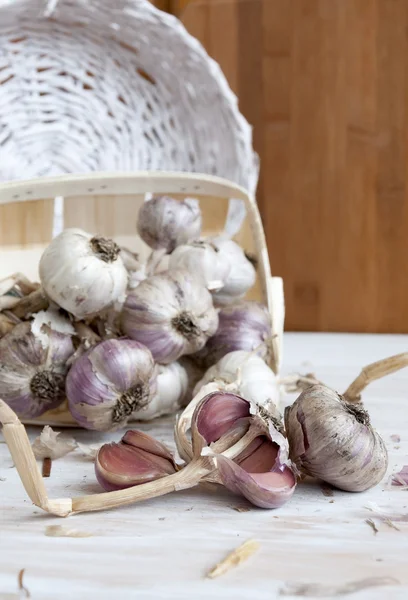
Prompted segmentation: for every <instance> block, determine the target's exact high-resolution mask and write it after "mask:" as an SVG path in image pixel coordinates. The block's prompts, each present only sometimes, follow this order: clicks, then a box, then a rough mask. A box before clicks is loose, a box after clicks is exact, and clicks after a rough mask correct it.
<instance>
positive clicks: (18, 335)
mask: <svg viewBox="0 0 408 600" xmlns="http://www.w3.org/2000/svg"><path fill="white" fill-rule="evenodd" d="M73 353H74V346H73V344H72V339H71V336H70V335H65V334H63V333H58V332H56V331H53V330H52V329H50V328H49V327H47V326H43V327H42V328H41V334H40V335H38V336H36V335H34V333H33V331H32V328H31V323H28V322H24V323H20V324H19V325H16V326H15V327H14V328H13V329H12V331H10V333H8V334H6V335H5V336H4V337H3V338H1V340H0V398H2V399H3V400H4V401H5V402H7V404H8V405H9V406H10V407H11V408H12V409H13V410H14V411H15V412H16V413H17V414H18V415H19V416H21V417H24V418H26V419H29V418H34V417H38V416H40V415H42V414H43V413H44V412H46V411H47V410H50V409H52V408H56V407H57V406H59V405H60V404H61V403H62V402H63V400H64V399H65V377H66V374H67V370H68V367H67V361H68V359H69V358H70V357H71V356H72V355H73Z"/></svg>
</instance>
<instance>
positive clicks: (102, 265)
mask: <svg viewBox="0 0 408 600" xmlns="http://www.w3.org/2000/svg"><path fill="white" fill-rule="evenodd" d="M40 279H41V284H42V286H43V288H44V291H45V293H46V294H47V296H48V297H49V298H51V300H53V301H54V302H56V303H57V304H58V305H59V306H61V307H62V308H64V309H65V310H67V311H68V312H70V313H71V314H73V315H74V316H75V317H76V318H77V319H84V318H87V317H91V316H94V315H96V314H98V313H99V312H101V311H102V310H104V309H105V308H108V307H109V306H111V305H112V304H113V303H114V302H116V301H118V300H120V299H121V298H122V297H124V295H125V292H126V287H127V282H128V273H127V271H126V268H125V266H124V264H123V261H122V258H121V257H120V247H119V246H118V245H117V244H116V243H115V242H114V241H113V240H109V239H106V238H103V237H101V236H92V235H91V234H89V233H86V232H85V231H82V230H81V229H66V230H65V231H63V232H62V233H60V235H58V236H57V237H55V238H54V239H53V240H52V242H51V243H50V245H49V246H48V248H47V249H46V250H45V252H44V254H43V255H42V257H41V260H40Z"/></svg>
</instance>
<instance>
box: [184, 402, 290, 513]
mask: <svg viewBox="0 0 408 600" xmlns="http://www.w3.org/2000/svg"><path fill="white" fill-rule="evenodd" d="M275 422H276V414H274V415H269V414H268V413H267V411H265V409H263V408H262V407H258V408H257V407H256V406H254V405H251V404H250V403H249V402H248V401H246V400H244V399H243V398H241V397H239V396H237V395H236V394H230V393H225V392H213V393H211V394H208V395H207V396H206V397H205V398H203V400H202V401H201V402H200V404H199V405H198V406H197V408H196V410H195V412H194V415H193V419H192V428H191V435H192V441H193V448H194V453H195V456H198V455H199V454H202V453H206V450H205V447H206V446H207V447H208V448H209V452H210V454H211V455H212V456H213V457H214V460H215V463H216V466H217V472H218V477H219V480H220V482H221V483H223V485H224V486H225V487H227V488H228V489H230V490H231V491H233V492H235V493H237V494H241V495H242V496H244V497H245V498H247V499H248V500H249V501H250V502H252V504H254V505H255V506H259V507H261V508H278V507H279V506H282V505H283V504H284V503H285V502H287V501H288V500H289V499H290V498H291V496H292V495H293V492H294V490H295V487H296V474H295V470H294V469H293V468H292V467H291V463H290V461H289V459H288V444H287V440H286V438H285V437H284V436H283V435H282V433H280V432H279V431H278V430H277V429H276V427H275V424H274V423H275ZM252 429H253V431H254V432H255V433H254V434H253V435H252V436H251V435H250V434H251V431H252ZM245 436H246V437H247V438H248V442H247V443H246V444H245V445H243V447H242V448H241V449H240V451H239V452H238V454H237V455H236V456H231V455H229V453H230V452H231V450H232V449H233V448H234V447H237V443H238V444H239V443H240V442H241V443H242V442H243V441H244V437H245ZM228 439H229V444H227V445H226V447H225V442H226V441H227V440H228ZM223 442H224V443H223ZM220 444H221V447H220Z"/></svg>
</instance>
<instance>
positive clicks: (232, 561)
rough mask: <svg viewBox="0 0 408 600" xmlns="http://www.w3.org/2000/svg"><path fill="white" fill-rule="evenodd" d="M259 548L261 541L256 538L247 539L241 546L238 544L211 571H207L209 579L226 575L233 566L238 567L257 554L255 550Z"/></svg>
mask: <svg viewBox="0 0 408 600" xmlns="http://www.w3.org/2000/svg"><path fill="white" fill-rule="evenodd" d="M258 549H259V543H258V542H257V541H255V540H247V541H246V542H244V543H243V544H242V545H241V546H238V548H236V549H235V550H233V551H232V552H231V553H230V554H228V556H226V557H225V558H224V560H222V561H221V562H219V563H218V564H217V565H215V567H214V568H213V569H211V571H210V572H209V573H207V577H208V578H209V579H215V578H216V577H219V576H220V575H224V573H226V572H227V571H229V570H230V569H232V568H233V567H237V566H238V565H240V564H241V563H242V562H244V561H245V560H247V559H248V558H249V557H250V556H252V555H253V554H255V552H256V551H257V550H258Z"/></svg>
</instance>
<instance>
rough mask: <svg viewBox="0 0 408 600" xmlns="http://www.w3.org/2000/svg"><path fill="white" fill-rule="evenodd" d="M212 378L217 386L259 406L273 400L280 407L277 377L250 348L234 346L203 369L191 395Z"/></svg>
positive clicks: (267, 404)
mask: <svg viewBox="0 0 408 600" xmlns="http://www.w3.org/2000/svg"><path fill="white" fill-rule="evenodd" d="M212 381H214V382H216V383H218V384H219V386H220V390H222V389H225V390H228V391H230V392H233V393H235V394H238V395H239V396H242V397H243V398H245V400H248V401H249V402H254V403H255V404H257V405H258V406H264V407H265V408H266V409H268V407H269V406H270V405H271V404H272V405H274V406H275V407H276V408H279V401H280V389H279V383H278V378H277V377H276V375H275V373H274V372H273V371H272V369H271V368H270V367H268V365H267V364H266V363H265V362H264V360H263V359H262V358H261V357H260V356H258V355H257V354H255V353H253V352H246V351H244V350H236V351H235V352H229V353H228V354H226V355H225V356H224V357H223V358H221V359H220V360H219V361H218V362H217V363H216V364H215V365H213V366H212V367H210V368H209V369H208V370H207V371H206V373H205V375H204V377H203V378H202V379H201V380H200V381H199V382H198V383H197V385H196V387H195V388H194V392H193V395H194V396H195V395H196V394H198V392H199V391H200V389H201V388H202V387H203V386H204V385H207V384H208V383H211V382H212Z"/></svg>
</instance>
